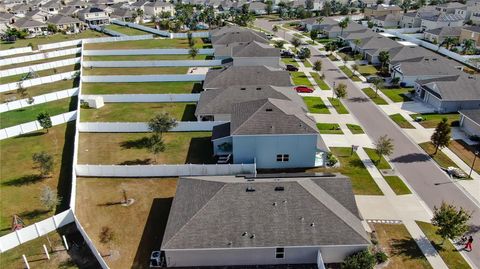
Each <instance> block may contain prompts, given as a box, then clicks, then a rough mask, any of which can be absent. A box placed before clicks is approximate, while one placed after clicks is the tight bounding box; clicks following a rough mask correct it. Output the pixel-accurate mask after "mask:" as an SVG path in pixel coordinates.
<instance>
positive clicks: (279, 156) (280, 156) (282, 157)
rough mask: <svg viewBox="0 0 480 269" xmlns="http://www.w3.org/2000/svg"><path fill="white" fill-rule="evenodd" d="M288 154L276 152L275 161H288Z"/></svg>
mask: <svg viewBox="0 0 480 269" xmlns="http://www.w3.org/2000/svg"><path fill="white" fill-rule="evenodd" d="M289 159H290V155H288V154H277V162H288V161H289Z"/></svg>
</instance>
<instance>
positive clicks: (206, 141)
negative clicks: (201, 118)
mask: <svg viewBox="0 0 480 269" xmlns="http://www.w3.org/2000/svg"><path fill="white" fill-rule="evenodd" d="M150 135H151V133H81V134H80V149H81V150H80V151H79V155H78V162H79V163H82V164H129V165H135V164H152V163H157V164H185V163H196V164H202V163H214V161H215V160H214V159H213V157H212V156H213V151H212V142H211V141H210V139H211V135H212V134H211V132H178V133H177V132H168V133H165V134H163V140H164V142H165V151H164V152H162V153H160V154H158V155H157V157H156V162H155V157H154V156H153V154H152V153H150V152H149V151H148V150H147V148H146V141H147V138H148V137H149V136H150Z"/></svg>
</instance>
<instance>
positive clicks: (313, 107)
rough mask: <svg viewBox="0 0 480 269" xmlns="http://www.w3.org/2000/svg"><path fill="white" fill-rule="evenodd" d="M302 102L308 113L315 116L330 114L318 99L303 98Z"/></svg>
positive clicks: (320, 99)
mask: <svg viewBox="0 0 480 269" xmlns="http://www.w3.org/2000/svg"><path fill="white" fill-rule="evenodd" d="M303 101H304V102H305V104H306V105H307V107H308V111H309V112H310V113H315V114H330V111H328V108H327V106H326V105H325V104H324V103H323V101H322V98H320V97H303Z"/></svg>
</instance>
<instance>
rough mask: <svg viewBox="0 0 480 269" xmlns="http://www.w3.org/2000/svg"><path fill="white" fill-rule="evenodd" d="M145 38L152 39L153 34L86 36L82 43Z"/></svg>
mask: <svg viewBox="0 0 480 269" xmlns="http://www.w3.org/2000/svg"><path fill="white" fill-rule="evenodd" d="M147 39H153V35H135V36H119V37H114V36H110V37H97V38H86V39H84V40H83V43H84V44H89V43H105V42H118V41H134V40H147Z"/></svg>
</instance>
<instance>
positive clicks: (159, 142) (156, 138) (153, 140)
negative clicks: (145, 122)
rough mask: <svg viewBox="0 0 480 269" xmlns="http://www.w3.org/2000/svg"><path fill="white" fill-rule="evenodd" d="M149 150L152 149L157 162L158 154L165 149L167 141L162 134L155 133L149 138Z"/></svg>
mask: <svg viewBox="0 0 480 269" xmlns="http://www.w3.org/2000/svg"><path fill="white" fill-rule="evenodd" d="M148 151H150V152H151V153H152V154H153V156H154V159H155V162H157V155H158V154H159V153H160V152H164V151H165V143H164V142H163V139H162V137H161V136H160V135H157V134H153V135H152V136H151V137H150V139H149V140H148Z"/></svg>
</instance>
